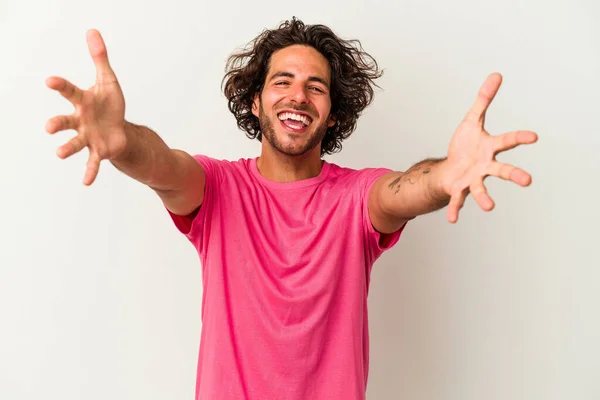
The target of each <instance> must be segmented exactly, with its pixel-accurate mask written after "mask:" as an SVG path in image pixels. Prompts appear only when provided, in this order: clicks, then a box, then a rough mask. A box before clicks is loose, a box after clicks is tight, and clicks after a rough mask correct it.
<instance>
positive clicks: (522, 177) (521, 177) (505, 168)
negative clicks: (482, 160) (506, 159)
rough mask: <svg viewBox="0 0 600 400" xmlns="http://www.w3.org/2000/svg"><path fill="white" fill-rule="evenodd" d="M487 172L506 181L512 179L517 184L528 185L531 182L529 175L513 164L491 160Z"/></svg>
mask: <svg viewBox="0 0 600 400" xmlns="http://www.w3.org/2000/svg"><path fill="white" fill-rule="evenodd" d="M487 174H488V175H491V176H496V177H498V178H500V179H504V180H506V181H512V182H514V183H516V184H517V185H521V186H529V185H530V184H531V175H529V174H528V173H527V172H525V171H523V170H522V169H520V168H517V167H515V166H514V165H510V164H506V163H501V162H498V161H492V163H491V164H490V166H489V167H488V170H487Z"/></svg>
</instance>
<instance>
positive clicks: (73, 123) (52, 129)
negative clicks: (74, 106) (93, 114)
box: [46, 115, 79, 133]
mask: <svg viewBox="0 0 600 400" xmlns="http://www.w3.org/2000/svg"><path fill="white" fill-rule="evenodd" d="M77 126H79V118H78V117H77V116H75V115H59V116H56V117H53V118H51V119H49V120H48V122H46V132H48V133H56V132H60V131H66V130H69V129H74V130H77Z"/></svg>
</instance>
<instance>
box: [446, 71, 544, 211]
mask: <svg viewBox="0 0 600 400" xmlns="http://www.w3.org/2000/svg"><path fill="white" fill-rule="evenodd" d="M501 83H502V76H501V75H500V74H498V73H494V74H491V75H490V76H489V77H488V78H487V79H486V81H485V82H484V84H483V85H482V86H481V89H480V90H479V94H478V95H477V99H476V100H475V103H474V104H473V106H472V107H471V109H470V110H469V112H468V113H467V115H466V117H465V118H464V120H463V121H462V122H461V124H460V125H459V126H458V128H457V130H456V132H455V133H454V136H453V137H452V140H451V142H450V147H449V149H448V156H447V160H446V161H445V164H446V165H445V167H444V170H445V173H444V177H443V182H442V186H443V188H444V191H445V192H446V193H447V194H448V195H449V196H450V203H449V205H448V214H447V217H448V221H449V222H451V223H455V222H456V221H457V220H458V213H459V211H460V209H461V208H462V207H463V205H464V202H465V199H466V197H467V195H468V194H469V193H470V194H471V195H472V196H473V198H474V199H475V201H476V202H477V204H479V206H480V207H481V208H482V209H483V210H484V211H490V210H492V209H493V208H494V201H493V200H492V199H491V197H490V196H489V194H488V193H487V189H486V187H485V186H484V184H483V180H484V179H485V178H486V177H487V176H496V177H498V178H501V179H504V180H508V181H512V182H514V183H516V184H518V185H520V186H528V185H529V184H530V183H531V175H529V174H528V173H527V172H525V171H523V170H522V169H520V168H517V167H515V166H512V165H509V164H505V163H501V162H498V161H496V155H497V154H498V153H500V152H503V151H507V150H510V149H513V148H515V147H517V146H519V145H521V144H531V143H534V142H536V141H537V139H538V136H537V134H536V133H534V132H531V131H514V132H508V133H504V134H501V135H498V136H492V135H490V134H489V133H488V132H487V131H486V130H485V128H484V123H485V114H486V111H487V109H488V107H489V105H490V103H491V102H492V100H493V99H494V96H495V95H496V93H497V92H498V89H499V88H500V85H501Z"/></svg>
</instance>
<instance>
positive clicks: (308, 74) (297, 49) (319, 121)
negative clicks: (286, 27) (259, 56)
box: [252, 45, 335, 156]
mask: <svg viewBox="0 0 600 400" xmlns="http://www.w3.org/2000/svg"><path fill="white" fill-rule="evenodd" d="M330 82H331V79H330V69H329V63H328V62H327V60H326V59H325V57H323V55H322V54H321V53H319V52H318V51H317V50H315V49H313V48H312V47H307V46H301V45H293V46H289V47H286V48H284V49H281V50H278V51H276V52H275V53H273V55H272V56H271V62H270V66H269V70H268V72H267V76H266V79H265V84H264V88H263V91H262V93H261V95H260V98H259V96H258V95H257V96H256V97H255V99H254V104H253V107H252V113H253V114H254V115H255V116H257V117H258V119H259V123H260V128H261V131H262V134H263V138H264V139H266V140H267V143H265V141H264V140H263V145H265V144H268V145H270V146H271V147H273V148H274V149H276V150H277V151H279V152H281V153H284V154H287V155H290V156H298V155H302V154H305V153H307V152H309V151H310V150H313V149H315V148H316V149H317V150H316V151H317V153H318V154H319V155H320V145H321V140H322V139H323V137H324V136H325V133H326V132H327V128H328V127H331V126H333V125H334V124H335V120H334V119H333V118H332V117H330V115H329V113H330V110H331V96H330V94H329V88H330Z"/></svg>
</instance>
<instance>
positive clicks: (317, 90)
mask: <svg viewBox="0 0 600 400" xmlns="http://www.w3.org/2000/svg"><path fill="white" fill-rule="evenodd" d="M309 89H310V90H314V91H316V92H320V93H325V91H324V90H323V89H321V88H320V87H318V86H311V87H309Z"/></svg>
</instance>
